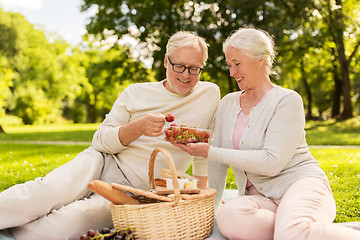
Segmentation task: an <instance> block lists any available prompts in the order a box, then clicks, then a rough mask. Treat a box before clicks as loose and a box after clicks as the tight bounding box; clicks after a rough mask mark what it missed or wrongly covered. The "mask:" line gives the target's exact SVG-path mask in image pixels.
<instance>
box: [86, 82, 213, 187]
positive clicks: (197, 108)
mask: <svg viewBox="0 0 360 240" xmlns="http://www.w3.org/2000/svg"><path fill="white" fill-rule="evenodd" d="M219 101H220V91H219V88H218V87H217V86H216V85H215V84H213V83H210V82H201V81H199V82H198V84H197V85H196V87H195V88H194V89H193V91H192V92H191V93H190V94H189V95H179V94H174V93H172V92H169V91H168V90H166V89H165V87H164V86H163V81H161V82H151V83H138V84H132V85H130V86H129V87H127V88H126V89H125V90H124V91H123V92H122V94H121V95H120V97H119V98H118V99H117V100H116V102H115V103H114V105H113V107H112V109H111V111H110V112H109V114H107V115H106V118H105V120H104V121H103V122H102V124H101V125H100V127H99V129H98V130H97V131H96V132H95V134H94V137H93V141H92V146H93V147H94V148H95V149H97V150H98V151H100V152H103V153H106V154H111V155H113V159H114V160H115V161H116V163H117V165H118V167H119V169H120V170H121V171H122V172H123V174H124V175H125V177H126V178H127V180H128V181H129V182H130V183H131V184H132V185H133V186H134V187H136V188H140V189H148V183H149V179H148V172H149V159H150V154H151V152H152V151H153V150H154V149H155V148H157V147H162V148H165V149H167V150H168V151H169V152H170V155H171V156H172V158H173V160H174V163H175V166H176V168H177V169H178V170H182V171H186V170H187V169H188V167H189V166H190V164H191V162H192V161H193V160H194V163H193V173H194V174H195V175H198V176H206V175H207V159H205V158H195V159H194V157H192V156H190V155H189V154H187V153H186V152H184V151H183V150H181V149H180V148H177V147H174V146H173V145H171V144H170V143H169V142H167V141H166V140H165V139H164V137H165V135H164V134H163V135H162V136H159V137H147V136H141V137H140V138H138V139H137V140H135V141H133V142H132V143H131V144H130V145H129V146H127V147H125V146H123V145H122V144H121V142H120V141H119V137H118V131H119V128H120V126H122V125H124V124H127V123H129V122H131V121H133V120H135V119H138V118H141V117H143V116H144V115H145V114H148V113H163V114H166V113H172V114H173V115H174V116H175V121H174V122H175V123H177V124H178V125H181V124H186V125H188V126H189V127H192V126H194V127H197V128H202V129H210V130H211V129H213V127H214V121H215V113H216V109H217V106H218V103H219ZM169 125H170V123H166V125H165V127H169ZM157 159H158V160H156V161H155V175H159V173H160V169H161V168H168V166H167V163H166V161H165V159H164V156H163V155H162V154H161V153H159V154H158V158H157ZM105 174H106V173H105Z"/></svg>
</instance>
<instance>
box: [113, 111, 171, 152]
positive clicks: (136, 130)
mask: <svg viewBox="0 0 360 240" xmlns="http://www.w3.org/2000/svg"><path fill="white" fill-rule="evenodd" d="M164 124H165V116H164V115H163V114H161V113H149V114H147V115H145V116H144V117H142V118H139V119H136V120H134V121H132V122H130V123H128V124H126V125H124V126H121V127H120V129H119V140H120V142H121V144H122V145H123V146H128V145H129V144H130V143H131V142H133V141H134V140H136V139H138V138H139V137H140V136H142V135H144V136H148V137H158V136H160V135H161V134H162V133H163V131H164V129H163V127H164Z"/></svg>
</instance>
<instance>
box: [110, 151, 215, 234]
mask: <svg viewBox="0 0 360 240" xmlns="http://www.w3.org/2000/svg"><path fill="white" fill-rule="evenodd" d="M158 152H162V153H163V154H164V156H165V158H166V160H167V163H168V165H169V168H170V170H171V173H172V175H173V179H177V175H176V169H175V166H174V163H173V160H172V158H171V156H170V155H169V153H168V152H167V151H166V150H165V149H161V148H156V149H154V151H153V152H152V154H151V157H150V163H149V185H150V189H153V188H154V176H153V172H154V161H155V158H156V154H157V153H158ZM174 195H175V198H174V202H159V203H150V204H140V205H130V204H129V205H115V204H111V206H110V207H111V215H112V220H113V223H114V227H115V228H116V229H117V228H133V229H134V235H135V239H148V240H151V239H157V240H158V239H166V240H168V239H169V240H170V239H189V240H192V239H205V238H206V237H208V236H209V235H210V234H211V231H212V229H213V227H214V213H215V211H214V201H215V195H212V196H209V197H206V198H201V199H193V200H182V199H181V194H180V189H179V185H178V184H176V183H174Z"/></svg>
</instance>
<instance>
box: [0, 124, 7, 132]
mask: <svg viewBox="0 0 360 240" xmlns="http://www.w3.org/2000/svg"><path fill="white" fill-rule="evenodd" d="M1 133H6V132H5V130H4V129H3V128H2V126H1V125H0V134H1Z"/></svg>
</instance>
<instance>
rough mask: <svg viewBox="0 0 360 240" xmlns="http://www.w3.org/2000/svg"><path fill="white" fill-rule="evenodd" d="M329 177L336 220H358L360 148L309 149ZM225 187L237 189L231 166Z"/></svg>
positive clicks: (359, 218) (359, 215)
mask: <svg viewBox="0 0 360 240" xmlns="http://www.w3.org/2000/svg"><path fill="white" fill-rule="evenodd" d="M311 153H312V154H313V156H314V157H315V158H316V159H317V160H318V162H319V165H320V167H321V168H322V169H323V170H324V172H325V173H326V175H327V176H328V178H329V181H330V186H331V189H332V191H333V194H334V198H335V201H336V205H337V210H338V212H337V216H336V219H335V221H336V222H349V221H360V206H359V202H360V161H359V160H360V149H334V148H332V149H331V148H330V149H311ZM226 188H227V189H237V187H236V181H235V176H234V173H233V172H232V170H231V168H230V170H229V172H228V178H227V181H226Z"/></svg>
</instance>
